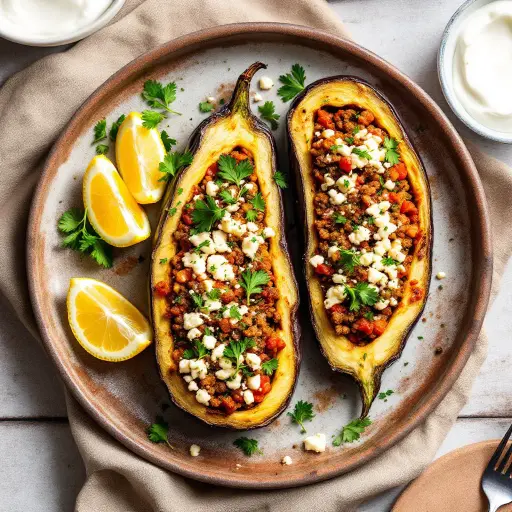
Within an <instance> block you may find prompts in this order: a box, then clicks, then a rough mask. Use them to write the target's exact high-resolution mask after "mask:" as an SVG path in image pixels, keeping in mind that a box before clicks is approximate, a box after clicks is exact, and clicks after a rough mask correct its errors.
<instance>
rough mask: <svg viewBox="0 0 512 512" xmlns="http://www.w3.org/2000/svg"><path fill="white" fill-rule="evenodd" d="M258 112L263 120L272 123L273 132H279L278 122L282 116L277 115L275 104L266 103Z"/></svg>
mask: <svg viewBox="0 0 512 512" xmlns="http://www.w3.org/2000/svg"><path fill="white" fill-rule="evenodd" d="M258 110H259V112H260V116H261V118H262V119H265V121H268V122H269V123H270V127H271V128H272V130H277V127H278V126H279V124H278V122H277V121H278V120H279V118H280V117H281V116H280V115H279V114H276V112H275V110H276V106H275V105H274V102H273V101H266V102H265V103H264V104H263V105H261V106H259V107H258Z"/></svg>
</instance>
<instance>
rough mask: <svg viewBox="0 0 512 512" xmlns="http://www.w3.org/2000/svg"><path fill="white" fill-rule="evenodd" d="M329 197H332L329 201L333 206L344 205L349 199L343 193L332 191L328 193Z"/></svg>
mask: <svg viewBox="0 0 512 512" xmlns="http://www.w3.org/2000/svg"><path fill="white" fill-rule="evenodd" d="M327 195H328V196H329V197H330V199H329V201H330V202H331V204H335V205H340V204H343V203H344V202H345V201H346V200H347V198H346V196H345V194H343V193H341V192H336V190H334V189H332V188H331V190H329V192H327Z"/></svg>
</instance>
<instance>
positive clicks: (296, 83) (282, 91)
mask: <svg viewBox="0 0 512 512" xmlns="http://www.w3.org/2000/svg"><path fill="white" fill-rule="evenodd" d="M279 81H280V82H281V83H282V84H283V85H282V86H281V87H280V88H279V89H278V90H277V94H278V95H279V96H280V97H281V99H282V100H283V101H284V102H285V103H286V102H287V101H290V100H291V99H293V98H295V96H297V94H299V92H301V91H302V90H303V89H304V84H305V82H306V71H305V70H304V68H303V67H302V66H301V65H300V64H294V65H293V66H292V72H291V73H287V74H286V75H281V76H280V77H279Z"/></svg>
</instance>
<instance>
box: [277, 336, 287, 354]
mask: <svg viewBox="0 0 512 512" xmlns="http://www.w3.org/2000/svg"><path fill="white" fill-rule="evenodd" d="M284 347H286V343H285V342H284V340H282V339H281V338H277V345H276V350H277V351H278V352H279V351H280V350H283V348H284Z"/></svg>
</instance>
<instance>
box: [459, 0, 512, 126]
mask: <svg viewBox="0 0 512 512" xmlns="http://www.w3.org/2000/svg"><path fill="white" fill-rule="evenodd" d="M453 62H454V65H453V88H454V92H455V94H456V96H457V98H458V99H459V100H460V102H461V103H462V105H463V106H464V108H465V109H466V111H467V112H468V114H469V115H470V116H471V117H473V118H474V119H476V120H477V121H479V122H480V123H481V124H483V125H484V126H486V127H487V128H491V129H493V130H497V131H500V132H507V133H512V1H510V0H502V1H498V2H492V3H490V4H487V5H485V6H483V7H481V8H480V9H477V10H476V11H475V12H474V13H472V14H471V15H470V16H468V18H467V20H465V22H464V23H463V24H462V26H461V29H460V32H459V35H458V39H457V48H456V51H455V58H454V61H453Z"/></svg>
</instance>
